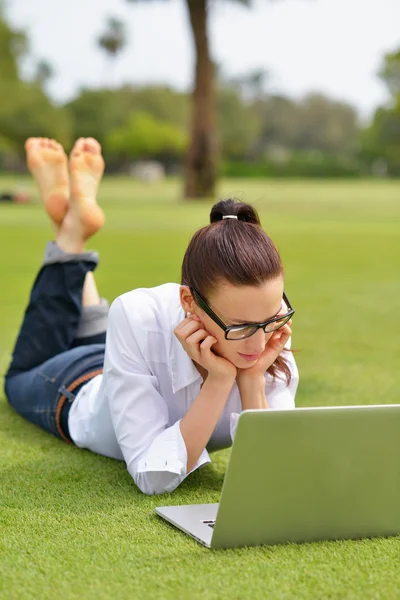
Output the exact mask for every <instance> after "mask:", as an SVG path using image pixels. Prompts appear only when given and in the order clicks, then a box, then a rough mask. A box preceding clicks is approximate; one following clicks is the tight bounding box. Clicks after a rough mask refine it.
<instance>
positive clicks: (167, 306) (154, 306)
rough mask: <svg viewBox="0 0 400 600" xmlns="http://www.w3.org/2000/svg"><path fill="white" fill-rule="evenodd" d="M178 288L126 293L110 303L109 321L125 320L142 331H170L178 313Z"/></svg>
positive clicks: (169, 286)
mask: <svg viewBox="0 0 400 600" xmlns="http://www.w3.org/2000/svg"><path fill="white" fill-rule="evenodd" d="M179 288H180V286H179V284H177V283H165V284H163V285H159V286H157V287H153V288H137V289H135V290H131V291H130V292H126V293H125V294H122V295H121V296H118V298H116V299H115V300H114V302H113V303H112V305H111V307H110V320H111V321H112V322H115V321H118V320H120V319H121V320H125V321H128V323H129V324H130V325H131V326H132V327H133V326H136V327H137V326H139V327H140V328H142V329H145V330H151V331H162V330H168V331H170V330H171V326H172V325H174V323H175V321H176V320H177V319H179V317H180V316H181V313H182V308H181V305H180V299H179Z"/></svg>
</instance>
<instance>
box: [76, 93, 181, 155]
mask: <svg viewBox="0 0 400 600" xmlns="http://www.w3.org/2000/svg"><path fill="white" fill-rule="evenodd" d="M67 110H68V112H69V114H70V116H71V119H72V128H73V131H72V135H73V138H74V139H75V138H77V137H81V136H82V137H95V138H97V139H98V140H99V142H100V143H101V144H102V145H103V146H104V147H105V149H106V158H107V159H108V158H109V159H112V157H111V156H110V155H109V154H107V145H108V144H107V140H108V138H109V136H110V135H111V134H112V132H113V131H114V130H119V129H120V128H121V127H123V125H124V124H125V123H126V121H127V119H128V118H129V116H130V115H131V114H132V113H134V112H146V113H148V114H150V115H151V116H152V117H153V118H155V119H156V120H160V121H163V122H169V123H171V125H172V126H175V127H177V128H179V129H186V128H187V123H188V115H189V103H188V97H187V96H186V95H184V94H179V93H178V92H174V91H173V90H171V89H169V88H166V87H148V88H134V87H130V86H123V87H121V88H119V89H113V90H110V89H98V90H82V91H81V92H80V94H79V95H78V96H77V97H76V98H75V99H74V100H73V101H72V102H70V103H69V104H68V105H67Z"/></svg>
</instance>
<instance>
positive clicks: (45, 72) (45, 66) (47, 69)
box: [34, 60, 54, 88]
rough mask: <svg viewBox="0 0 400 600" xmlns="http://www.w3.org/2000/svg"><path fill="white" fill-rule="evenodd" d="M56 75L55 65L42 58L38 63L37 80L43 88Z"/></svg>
mask: <svg viewBox="0 0 400 600" xmlns="http://www.w3.org/2000/svg"><path fill="white" fill-rule="evenodd" d="M53 75H54V69H53V67H52V66H51V65H50V64H49V63H48V62H47V61H46V60H40V61H39V62H38V63H37V65H36V72H35V77H34V79H35V81H36V83H38V84H39V86H40V87H41V88H44V87H46V84H47V82H48V81H49V79H51V78H52V77H53Z"/></svg>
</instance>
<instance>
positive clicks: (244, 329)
mask: <svg viewBox="0 0 400 600" xmlns="http://www.w3.org/2000/svg"><path fill="white" fill-rule="evenodd" d="M189 287H190V291H191V292H192V294H193V297H194V299H195V300H196V302H197V304H198V305H199V306H200V308H202V309H203V310H204V312H205V313H206V314H207V315H208V316H209V317H210V319H212V320H213V321H214V323H216V324H217V325H218V326H219V327H221V329H223V330H224V331H225V339H226V340H231V341H233V340H244V339H245V338H248V337H250V336H251V335H254V334H255V333H256V331H258V330H259V329H263V330H264V332H265V333H272V332H273V331H276V330H277V329H280V328H281V327H283V326H284V325H286V323H288V321H290V319H291V317H292V316H293V315H294V312H295V311H294V309H293V308H292V305H291V304H290V302H289V299H288V297H287V296H286V294H285V293H284V294H283V301H284V302H285V304H286V306H287V307H288V309H289V312H287V313H285V314H284V315H278V316H277V317H274V318H272V319H268V321H265V322H264V323H245V324H244V325H225V323H224V322H223V321H222V320H221V319H220V318H219V317H218V316H217V315H216V314H215V312H214V311H213V310H212V308H210V306H209V305H208V304H207V302H206V301H205V300H204V298H203V297H202V296H201V295H200V294H199V292H197V291H196V290H195V289H194V288H193V287H191V286H189Z"/></svg>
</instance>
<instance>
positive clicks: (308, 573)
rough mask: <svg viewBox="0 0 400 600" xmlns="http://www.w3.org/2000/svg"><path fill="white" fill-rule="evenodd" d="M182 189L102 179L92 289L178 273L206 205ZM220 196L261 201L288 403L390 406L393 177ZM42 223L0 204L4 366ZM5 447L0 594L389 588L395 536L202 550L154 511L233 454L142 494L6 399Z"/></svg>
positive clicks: (211, 485) (216, 474)
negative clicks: (284, 328)
mask: <svg viewBox="0 0 400 600" xmlns="http://www.w3.org/2000/svg"><path fill="white" fill-rule="evenodd" d="M0 183H1V185H0V187H3V188H5V187H6V184H12V183H13V181H12V178H9V179H8V181H6V180H5V179H3V180H2V181H0ZM26 185H28V186H30V185H31V184H30V183H29V182H28V180H26ZM179 192H180V189H179V184H178V182H174V181H171V182H168V183H165V184H160V185H158V184H157V185H155V186H150V187H147V186H145V185H140V184H137V183H132V182H128V180H126V179H108V180H106V181H105V182H104V184H103V186H102V189H101V203H102V204H103V206H104V208H105V210H106V213H107V217H108V222H107V227H106V228H105V229H104V231H103V232H101V233H100V234H99V235H98V236H97V238H96V239H95V240H94V243H93V246H94V247H96V248H97V249H98V250H99V251H100V253H101V256H102V262H101V266H100V267H99V270H98V273H97V280H98V284H99V287H100V290H101V292H102V294H103V295H105V296H107V297H108V298H109V299H113V298H115V297H116V296H117V295H118V294H120V293H122V292H124V291H127V290H129V289H131V288H134V287H137V286H152V285H157V284H160V283H163V282H165V281H174V280H175V281H176V280H178V278H179V269H180V261H181V258H182V254H183V252H184V250H185V247H186V244H187V242H188V240H189V238H190V236H191V234H192V232H193V231H194V230H195V229H196V228H197V227H199V226H201V225H203V224H204V223H205V222H206V221H207V216H208V210H209V208H210V203H194V204H186V203H181V202H180V201H179ZM226 194H234V195H236V196H239V197H240V198H244V199H246V200H248V201H251V202H254V203H255V204H256V206H257V207H258V209H259V211H260V214H261V217H262V220H263V224H264V226H265V228H266V230H267V231H268V232H269V233H270V235H271V237H272V238H273V239H274V240H275V241H276V242H277V244H278V246H279V248H280V250H281V253H282V256H283V258H284V262H285V265H286V290H287V292H288V295H289V297H290V299H291V302H292V303H293V306H294V307H295V308H296V311H297V312H296V315H295V318H294V323H293V327H294V336H293V338H294V346H295V347H296V348H297V349H298V350H299V351H298V353H297V361H298V365H299V369H300V376H301V382H300V387H299V392H298V396H297V404H298V405H299V406H310V405H321V404H322V405H331V404H333V405H338V404H376V403H396V402H398V372H399V358H400V341H399V330H398V325H397V323H398V317H397V314H396V311H397V307H398V296H399V294H400V280H399V267H400V259H399V257H400V237H399V222H400V184H399V183H396V182H373V181H366V182H363V181H357V182H340V181H339V182H304V181H298V182H296V181H292V182H284V181H279V182H270V181H266V182H262V181H257V182H254V181H237V180H235V181H233V180H232V181H227V182H224V183H223V184H222V186H221V195H226ZM49 233H50V230H49V227H48V224H47V221H46V217H45V215H44V213H43V212H42V210H41V208H40V206H39V205H32V206H11V207H9V206H5V205H0V257H1V258H0V273H1V276H2V282H3V285H2V293H1V297H0V327H1V338H0V372H4V370H5V369H6V367H7V363H8V360H9V355H10V351H11V349H12V344H13V341H14V338H15V335H16V333H17V329H18V325H19V323H20V319H21V314H22V310H23V308H24V306H25V303H26V299H27V294H28V292H29V288H30V286H31V283H32V280H33V277H34V275H35V270H36V269H37V268H38V266H39V263H40V260H41V257H42V253H43V247H44V244H45V242H46V240H47V239H48V237H49ZM282 443H285V444H288V443H289V444H290V440H284V441H283V442H282ZM0 447H1V452H0V597H1V598H4V599H5V600H6V599H7V600H8V599H12V600H14V599H15V600H18V599H20V598H21V599H24V600H25V599H31V598H32V599H33V598H35V599H36V598H40V599H47V598H49V599H50V598H54V597H63V598H66V599H68V600H69V599H75V598H76V599H78V598H84V599H85V600H86V599H89V600H90V599H96V600H99V599H103V598H112V599H113V600H114V599H116V598H117V599H119V598H123V599H124V598H127V599H128V598H129V599H134V598H145V599H147V598H149V599H150V598H162V599H166V600H169V599H171V600H177V599H189V598H190V599H197V598H198V599H200V598H201V599H203V598H204V599H207V600H211V599H220V598H230V599H237V600H239V599H243V598H251V599H263V598H268V599H275V598H276V599H286V598H291V599H296V600H297V599H302V598H317V599H320V598H335V599H336V598H337V599H343V598H371V599H372V598H374V599H377V598H382V599H385V600H386V599H388V598H390V599H391V598H399V597H400V592H399V589H400V571H399V569H398V561H399V556H400V538H393V539H387V540H384V539H375V540H364V541H357V542H352V541H348V542H329V543H316V544H300V545H286V546H280V547H261V548H250V549H240V550H227V551H211V550H207V549H205V548H202V547H201V546H199V545H197V544H196V543H195V542H194V541H193V540H191V539H190V538H189V537H187V536H185V535H183V534H181V533H180V532H179V531H177V530H175V529H174V528H172V527H170V526H167V525H166V524H165V523H163V522H161V521H159V520H158V519H157V518H156V517H155V516H154V514H153V508H154V507H155V506H157V505H160V504H186V503H195V502H196V503H198V502H216V501H218V499H219V495H220V491H221V486H222V482H223V476H224V472H225V468H226V464H227V459H228V456H229V452H228V451H223V452H220V453H217V454H215V455H214V456H213V464H212V465H211V466H207V467H206V468H204V469H203V470H201V471H199V472H197V473H195V474H193V475H192V476H191V477H190V478H189V479H188V480H186V481H185V482H184V483H183V484H182V486H181V487H180V488H178V490H177V491H176V492H175V493H174V494H170V495H166V496H163V497H162V498H160V497H147V496H144V495H142V494H141V493H139V492H138V491H137V490H136V489H135V486H134V484H133V481H132V480H131V479H130V477H129V476H128V474H127V473H126V471H125V469H124V465H123V464H121V463H119V462H116V461H113V460H109V459H105V458H102V457H99V456H95V455H93V454H90V453H89V452H85V451H81V450H78V449H76V448H72V447H68V446H66V445H64V444H63V443H61V442H60V441H58V440H57V439H56V438H53V437H52V436H50V435H48V434H46V433H44V432H42V431H41V430H39V429H38V428H35V427H34V426H32V425H30V424H29V423H27V422H25V421H23V420H22V419H21V418H20V417H19V416H18V415H17V414H15V413H14V412H13V411H12V410H11V409H10V408H9V406H8V405H7V403H6V401H5V398H4V396H3V395H1V397H0ZM293 452H295V449H293ZM266 506H268V498H266Z"/></svg>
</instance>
